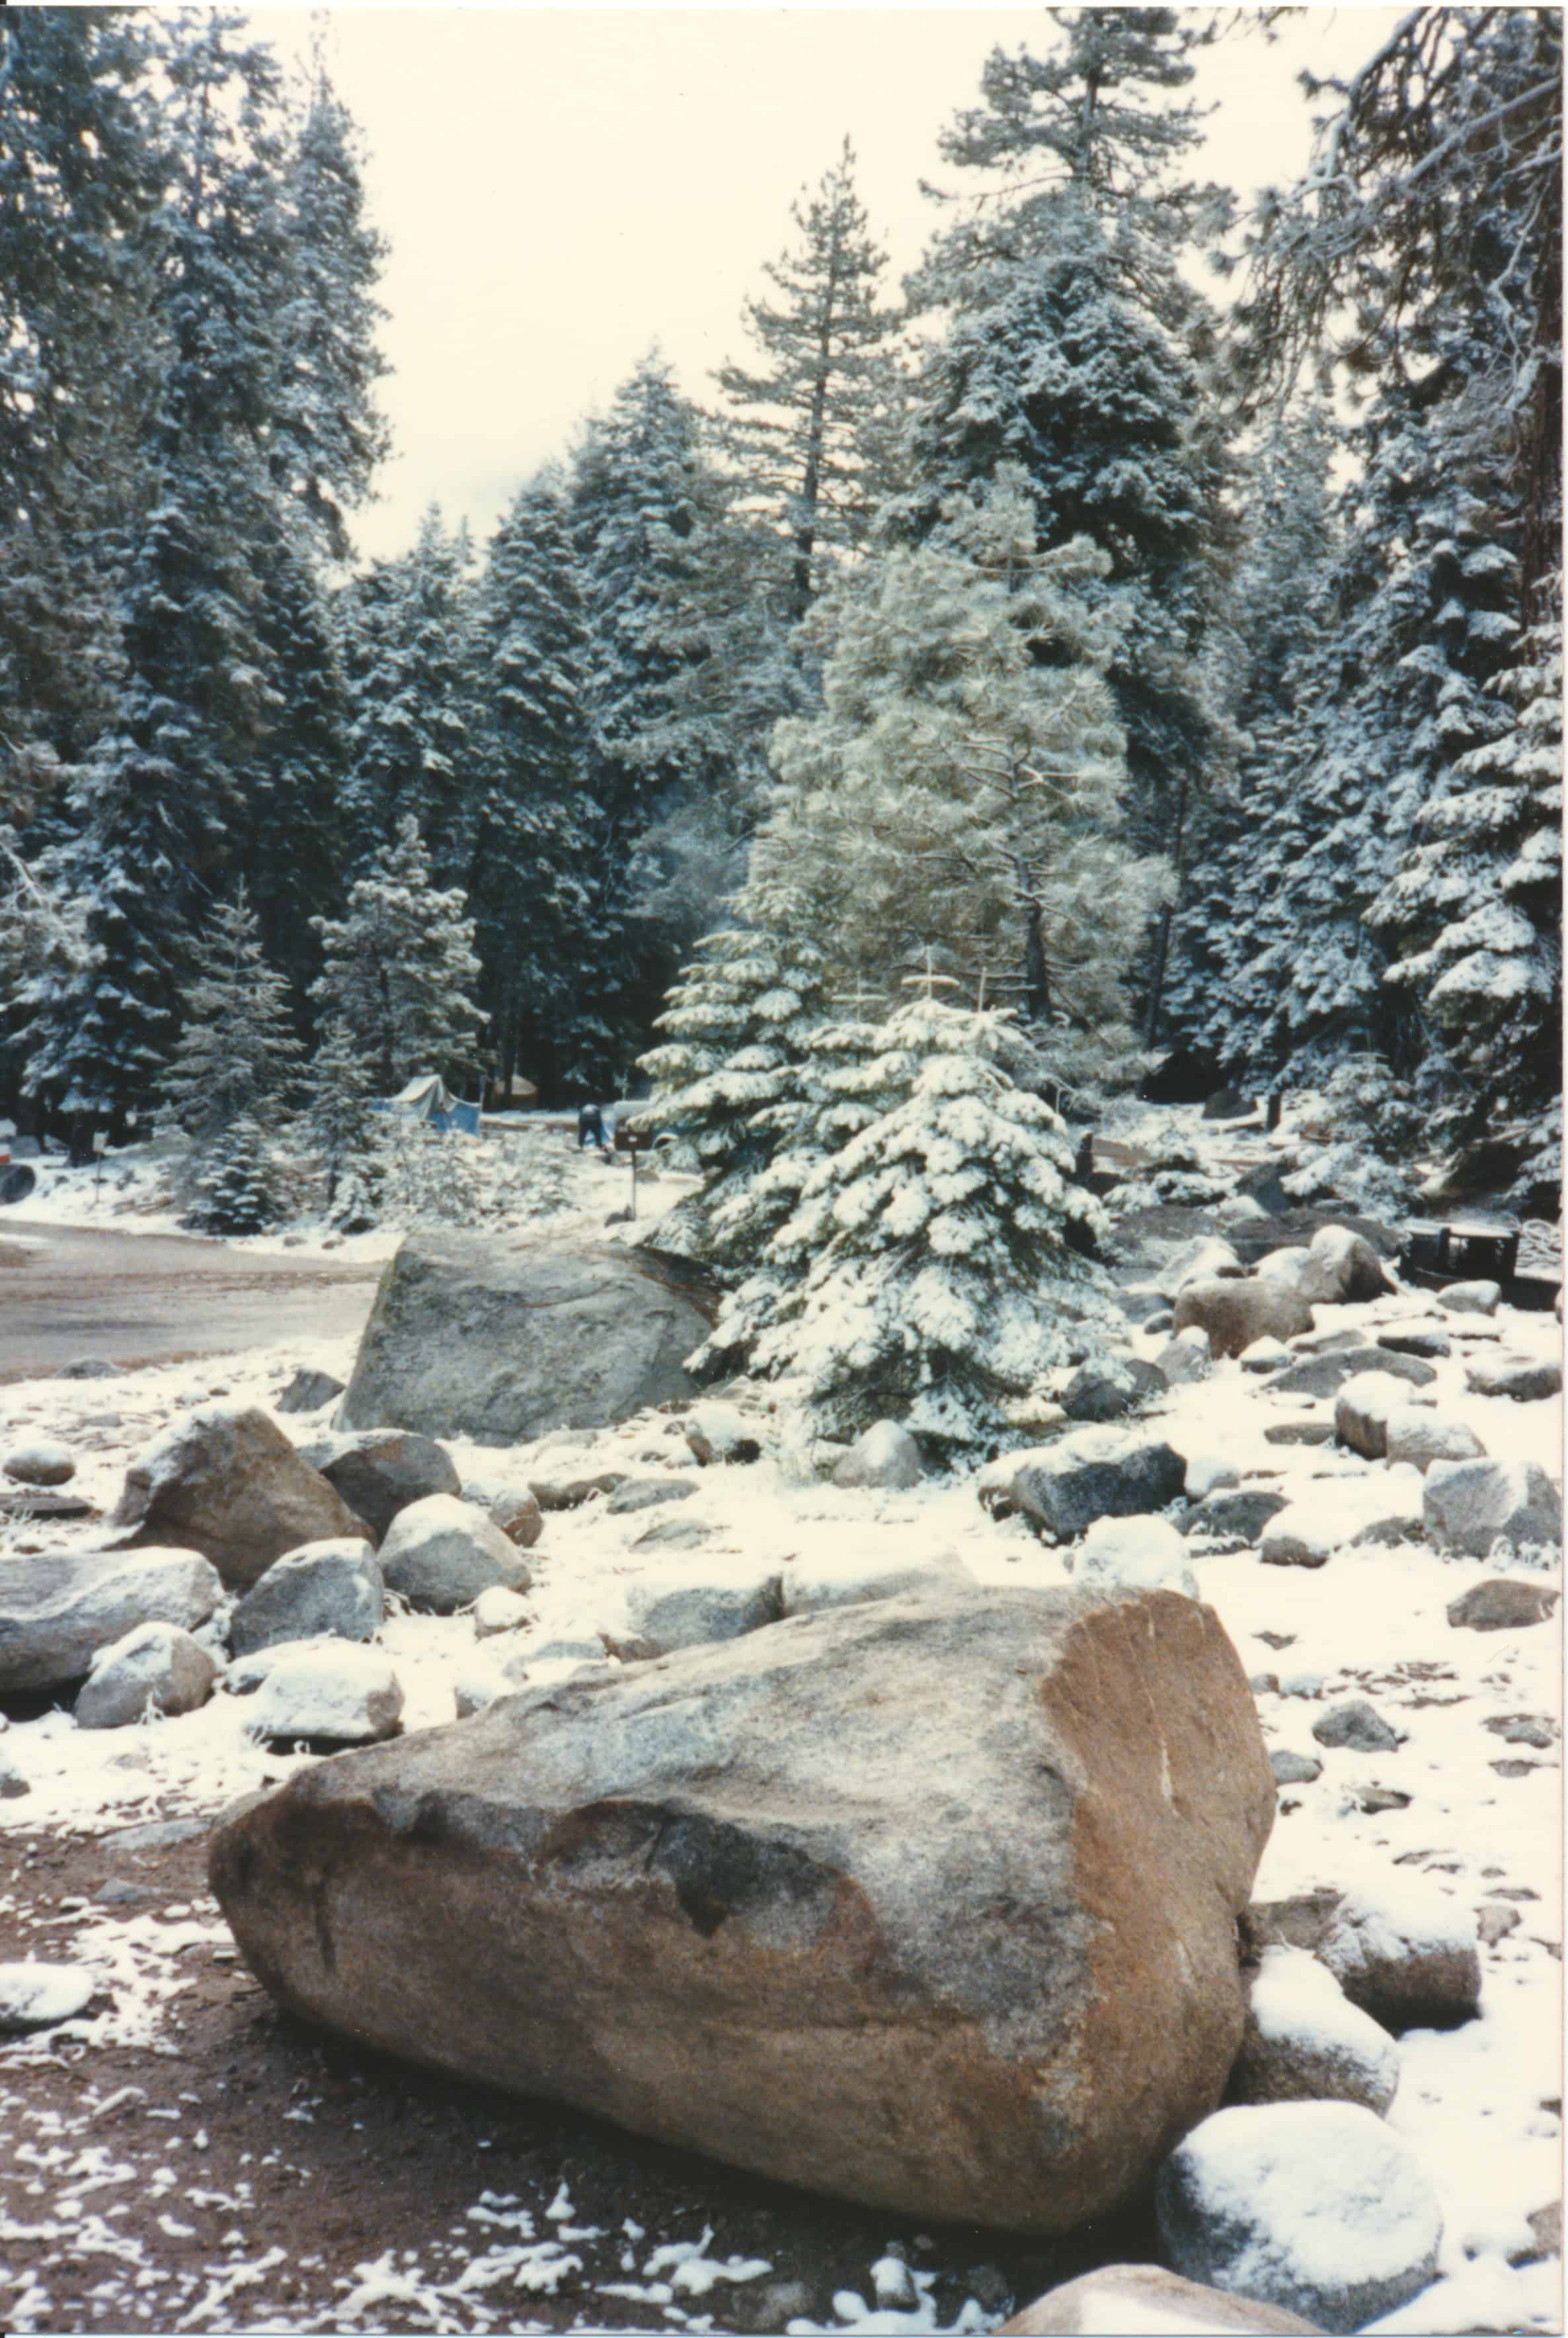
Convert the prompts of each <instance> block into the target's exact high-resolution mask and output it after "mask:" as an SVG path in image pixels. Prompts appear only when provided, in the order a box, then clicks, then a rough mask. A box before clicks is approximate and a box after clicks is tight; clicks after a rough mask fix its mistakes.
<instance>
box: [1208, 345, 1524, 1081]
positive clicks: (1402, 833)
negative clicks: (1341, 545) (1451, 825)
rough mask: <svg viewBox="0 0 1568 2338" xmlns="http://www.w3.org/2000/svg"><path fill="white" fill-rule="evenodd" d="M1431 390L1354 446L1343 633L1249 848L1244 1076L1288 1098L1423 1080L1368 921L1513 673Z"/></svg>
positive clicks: (1481, 740) (1496, 711)
mask: <svg viewBox="0 0 1568 2338" xmlns="http://www.w3.org/2000/svg"><path fill="white" fill-rule="evenodd" d="M1423 388H1426V385H1421V386H1418V388H1417V389H1416V392H1415V393H1414V394H1412V393H1409V392H1405V391H1402V390H1400V389H1399V388H1391V389H1390V390H1388V391H1387V392H1386V393H1384V395H1383V396H1382V397H1380V398H1379V399H1378V400H1377V402H1376V404H1375V406H1374V408H1373V411H1372V414H1371V416H1370V417H1369V420H1368V423H1367V426H1366V427H1365V428H1364V430H1363V431H1362V432H1361V433H1360V434H1359V435H1360V442H1361V446H1362V447H1363V449H1364V451H1365V458H1366V468H1365V470H1364V472H1363V474H1362V476H1361V478H1360V479H1359V481H1357V483H1356V484H1355V486H1353V487H1352V489H1351V490H1350V491H1349V492H1350V494H1351V496H1352V498H1353V500H1354V504H1355V506H1356V508H1355V509H1354V512H1353V516H1352V519H1351V521H1350V524H1349V526H1348V530H1347V547H1346V551H1345V554H1344V555H1343V559H1342V563H1341V568H1340V575H1339V579H1338V612H1337V622H1336V624H1335V625H1334V627H1333V630H1332V632H1331V633H1330V634H1329V635H1328V640H1327V642H1326V644H1325V650H1324V654H1323V658H1322V661H1321V664H1320V666H1319V669H1318V674H1317V677H1316V686H1315V688H1314V690H1313V692H1312V695H1311V701H1310V702H1309V704H1308V708H1307V711H1306V715H1305V719H1304V722H1303V724H1302V732H1301V743H1300V746H1299V750H1298V753H1297V755H1296V757H1295V758H1294V759H1293V761H1292V763H1291V765H1290V767H1289V772H1288V775H1287V777H1286V780H1285V781H1284V784H1283V786H1282V788H1281V790H1280V791H1279V800H1278V801H1277V802H1276V804H1275V806H1274V809H1273V811H1272V814H1271V816H1270V818H1269V821H1268V822H1267V824H1266V827H1265V830H1264V834H1263V836H1262V838H1261V840H1259V847H1258V851H1259V864H1260V870H1261V871H1263V872H1266V877H1267V878H1268V879H1272V882H1271V886H1269V909H1268V915H1267V917H1266V919H1264V920H1262V921H1260V933H1259V938H1260V940H1261V944H1262V946H1261V948H1259V951H1258V953H1257V955H1256V957H1255V958H1252V959H1251V960H1250V963H1249V965H1248V966H1247V967H1246V968H1245V969H1243V971H1242V979H1243V982H1244V985H1245V987H1246V989H1247V991H1249V992H1250V994H1251V995H1253V996H1254V997H1259V998H1262V999H1267V1000H1268V1001H1269V1002H1270V1004H1269V1022H1268V1025H1267V1027H1266V1028H1265V1029H1264V1031H1263V1032H1262V1033H1261V1034H1260V1035H1259V1051H1260V1053H1259V1060H1258V1061H1257V1062H1256V1063H1255V1066H1254V1068H1256V1069H1259V1070H1261V1069H1265V1068H1268V1067H1270V1066H1272V1067H1276V1068H1278V1067H1283V1066H1286V1065H1287V1064H1288V1065H1289V1072H1290V1077H1291V1080H1292V1082H1293V1083H1296V1082H1300V1081H1311V1080H1315V1079H1317V1078H1319V1077H1321V1076H1325V1075H1326V1074H1327V1073H1328V1072H1329V1071H1330V1070H1331V1069H1332V1068H1333V1066H1334V1064H1335V1063H1336V1062H1337V1061H1338V1059H1339V1058H1340V1057H1341V1056H1345V1055H1347V1054H1361V1053H1366V1052H1367V1051H1370V1052H1372V1053H1375V1054H1377V1055H1380V1056H1383V1058H1384V1059H1385V1061H1386V1062H1387V1063H1388V1065H1389V1066H1391V1067H1392V1068H1393V1069H1394V1070H1395V1071H1396V1072H1397V1073H1400V1074H1402V1075H1405V1076H1408V1075H1409V1074H1411V1073H1412V1072H1413V1071H1414V1070H1415V1069H1416V1066H1417V1064H1418V1062H1419V1059H1420V1057H1421V1055H1422V1053H1423V1045H1424V1043H1423V1039H1422V1035H1421V1031H1420V1028H1419V1026H1418V1025H1417V1024H1416V1021H1415V1019H1414V1017H1412V1016H1411V1014H1410V1012H1409V1007H1408V1005H1407V1003H1406V1001H1404V1000H1402V999H1401V997H1400V996H1399V994H1398V993H1397V991H1392V990H1390V989H1389V988H1388V987H1387V985H1386V984H1385V983H1384V981H1383V974H1384V970H1385V968H1386V966H1387V955H1386V952H1385V951H1384V950H1383V948H1381V947H1380V946H1379V944H1378V942H1377V939H1376V938H1375V937H1374V935H1373V933H1372V932H1371V931H1370V929H1369V928H1368V926H1367V922H1366V920H1367V912H1368V910H1369V909H1371V908H1372V905H1373V904H1374V902H1375V901H1377V899H1378V898H1379V896H1380V895H1381V894H1382V893H1383V891H1384V889H1385V888H1386V887H1387V885H1388V884H1389V883H1390V881H1391V880H1392V879H1393V877H1394V875H1395V872H1396V871H1397V869H1398V868H1399V866H1400V863H1401V860H1402V859H1403V857H1404V855H1405V854H1406V851H1407V850H1409V849H1410V847H1411V845H1412V843H1413V840H1414V839H1415V836H1416V823H1417V821H1418V820H1419V818H1420V816H1421V813H1422V810H1423V808H1424V807H1425V805H1426V802H1427V801H1428V800H1429V799H1430V797H1431V796H1432V794H1433V792H1434V791H1435V790H1436V789H1437V788H1438V787H1439V786H1441V785H1442V783H1443V778H1444V774H1445V773H1446V771H1447V769H1448V767H1449V766H1450V765H1451V764H1452V763H1453V762H1455V761H1457V760H1458V758H1460V757H1461V756H1463V755H1465V754H1466V753H1468V752H1470V751H1471V750H1473V749H1475V748H1477V747H1480V746H1484V745H1485V743H1486V742H1487V741H1488V740H1490V739H1492V738H1494V737H1495V736H1497V735H1498V734H1499V733H1501V732H1503V731H1504V730H1505V729H1506V728H1507V727H1508V716H1507V712H1506V709H1505V707H1504V705H1503V704H1502V703H1501V702H1499V701H1498V699H1497V697H1496V695H1495V693H1494V692H1493V691H1492V690H1491V689H1490V688H1489V686H1488V685H1489V684H1490V683H1491V682H1492V681H1493V679H1494V677H1495V675H1496V674H1497V673H1499V671H1500V670H1502V668H1503V667H1504V664H1505V663H1506V662H1507V660H1508V658H1509V656H1510V655H1511V650H1510V643H1511V642H1512V638H1513V635H1514V631H1515V629H1516V621H1515V619H1514V617H1513V616H1512V615H1511V614H1510V613H1509V606H1508V604H1509V603H1510V601H1514V602H1515V604H1516V594H1517V581H1516V576H1515V573H1514V571H1515V564H1514V557H1513V555H1512V554H1511V553H1510V551H1509V550H1508V547H1507V545H1506V544H1505V543H1500V542H1499V541H1498V537H1497V534H1496V532H1495V506H1492V505H1491V503H1490V502H1489V500H1488V499H1486V498H1485V497H1482V496H1477V495H1476V494H1475V493H1474V492H1473V491H1472V490H1471V489H1470V488H1469V487H1467V486H1465V485H1464V484H1462V483H1461V482H1460V481H1459V480H1458V479H1456V478H1455V477H1453V476H1449V475H1447V474H1446V469H1445V467H1444V466H1443V464H1442V461H1441V457H1440V456H1439V455H1438V453H1437V448H1436V440H1435V437H1434V431H1433V425H1432V420H1431V417H1429V416H1428V415H1427V414H1426V413H1425V412H1424V411H1423V410H1422V406H1421V403H1420V396H1421V390H1422V389H1423Z"/></svg>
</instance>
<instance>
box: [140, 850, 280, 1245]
mask: <svg viewBox="0 0 1568 2338" xmlns="http://www.w3.org/2000/svg"><path fill="white" fill-rule="evenodd" d="M194 959H195V965H194V971H193V973H192V975H191V978H190V980H189V981H188V982H187V983H186V985H185V987H184V990H183V993H182V995H181V1018H182V1021H181V1033H180V1039H179V1044H178V1046H176V1048H175V1051H174V1056H173V1059H172V1061H171V1064H170V1066H169V1068H168V1070H167V1071H166V1072H165V1073H164V1074H163V1077H162V1083H161V1097H162V1108H163V1111H164V1112H165V1113H166V1115H167V1116H168V1118H169V1119H170V1120H171V1121H172V1122H173V1123H174V1125H176V1126H177V1127H178V1128H180V1129H181V1130H182V1131H183V1133H184V1135H186V1136H187V1137H189V1139H190V1141H191V1149H190V1152H189V1153H188V1154H187V1155H186V1156H185V1159H184V1161H183V1163H182V1164H181V1167H180V1170H179V1173H178V1177H177V1184H178V1186H179V1190H180V1192H181V1194H182V1195H183V1196H184V1197H186V1198H189V1197H191V1196H192V1195H194V1194H198V1193H205V1192H206V1191H207V1187H206V1182H205V1181H206V1179H207V1175H208V1173H209V1171H210V1170H212V1169H214V1168H215V1166H216V1165H217V1164H219V1163H220V1161H221V1162H223V1163H226V1164H228V1167H227V1169H226V1170H225V1172H224V1174H225V1178H226V1179H228V1180H229V1181H230V1184H232V1186H233V1191H234V1193H235V1194H239V1193H240V1191H241V1190H242V1189H244V1190H249V1187H248V1184H247V1181H248V1180H251V1179H254V1178H260V1181H261V1183H262V1184H265V1183H266V1182H267V1180H266V1139H265V1138H264V1136H263V1135H262V1130H263V1127H264V1126H276V1125H277V1124H278V1122H279V1119H280V1118H281V1117H282V1115H283V1114H284V1112H285V1110H286V1108H287V1105H288V1100H289V1092H290V1089H291V1088H292V1086H293V1084H294V1081H295V1078H296V1076H297V1073H298V1067H299V1059H300V1052H301V1051H300V1047H299V1041H298V1039H297V1038H296V1037H295V1036H294V1027H293V1021H292V1018H291V1017H290V1014H289V987H288V984H287V982H286V981H285V980H284V978H283V977H282V976H281V975H280V974H279V973H277V972H276V971H275V970H274V968H271V967H270V966H269V965H268V963H267V960H266V958H265V957H264V955H263V953H262V948H261V934H260V924H259V922H258V919H257V917H256V912H255V910H254V909H252V908H251V906H250V902H249V901H248V900H247V899H246V898H245V892H244V889H243V887H241V888H240V892H239V893H238V895H237V896H236V898H235V899H233V900H232V901H223V902H219V903H218V904H217V905H216V906H215V907H214V909H212V912H211V916H210V918H209V919H208V921H207V924H206V927H205V928H204V929H203V931H202V932H201V935H200V936H199V938H198V939H197V942H196V945H195V951H194ZM241 1124H243V1126H242V1127H241ZM236 1129H240V1135H238V1136H237V1137H235V1138H234V1141H233V1143H232V1144H230V1142H229V1139H230V1135H231V1132H233V1131H235V1130H236ZM234 1181H238V1182H234ZM230 1184H225V1187H224V1190H225V1191H226V1192H227V1191H229V1190H230ZM210 1198H211V1197H210ZM202 1206H203V1208H205V1207H206V1206H207V1204H205V1203H203V1205H202ZM217 1206H218V1204H217V1203H215V1202H214V1203H212V1207H214V1208H216V1207H217ZM237 1206H238V1204H237ZM204 1222H205V1221H204ZM213 1231H215V1232H234V1233H249V1232H251V1231H253V1229H251V1228H250V1227H240V1226H237V1225H236V1226H233V1227H219V1226H217V1225H216V1224H214V1227H213Z"/></svg>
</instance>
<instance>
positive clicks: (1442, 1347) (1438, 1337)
mask: <svg viewBox="0 0 1568 2338" xmlns="http://www.w3.org/2000/svg"><path fill="white" fill-rule="evenodd" d="M1377 1346H1378V1347H1380V1348H1388V1349H1390V1350H1392V1351H1393V1353H1394V1354H1395V1355H1397V1356H1421V1357H1424V1358H1425V1359H1426V1361H1427V1362H1430V1361H1431V1360H1432V1359H1433V1357H1435V1356H1451V1355H1452V1354H1453V1352H1454V1343H1453V1341H1451V1340H1449V1339H1447V1338H1446V1337H1445V1335H1444V1334H1443V1333H1442V1332H1441V1331H1439V1330H1438V1329H1437V1326H1436V1323H1431V1322H1426V1321H1423V1320H1422V1318H1421V1317H1419V1316H1416V1317H1413V1318H1412V1319H1411V1321H1408V1322H1405V1323H1385V1324H1384V1326H1383V1328H1382V1329H1381V1331H1379V1332H1378V1333H1377Z"/></svg>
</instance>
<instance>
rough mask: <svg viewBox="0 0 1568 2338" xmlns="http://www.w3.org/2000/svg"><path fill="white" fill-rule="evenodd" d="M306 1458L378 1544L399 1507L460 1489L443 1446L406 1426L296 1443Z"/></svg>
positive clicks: (454, 1469) (367, 1430) (455, 1472)
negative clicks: (310, 1442)
mask: <svg viewBox="0 0 1568 2338" xmlns="http://www.w3.org/2000/svg"><path fill="white" fill-rule="evenodd" d="M300 1450H301V1451H302V1453H303V1454H304V1457H305V1459H307V1460H308V1461H309V1462H310V1463H311V1464H312V1466H313V1467H314V1468H316V1469H319V1470H320V1472H321V1475H322V1476H323V1477H324V1478H326V1480H327V1482H328V1485H330V1486H335V1487H336V1488H337V1489H338V1493H340V1494H341V1495H342V1497H343V1499H344V1500H345V1501H346V1502H347V1503H348V1508H350V1509H351V1510H352V1511H353V1513H354V1515H355V1517H356V1518H363V1519H364V1521H365V1524H366V1525H367V1526H368V1528H369V1529H370V1531H371V1533H372V1535H374V1537H376V1540H377V1542H380V1541H381V1540H382V1538H383V1537H384V1536H385V1535H386V1533H387V1528H388V1527H390V1525H391V1524H392V1521H393V1519H394V1518H396V1517H397V1514H398V1512H399V1511H400V1510H406V1509H407V1508H408V1506H409V1504H410V1503H411V1502H422V1501H425V1500H426V1499H427V1498H428V1497H429V1496H430V1495H432V1494H456V1493H458V1492H460V1491H461V1488H460V1485H459V1482H458V1478H457V1470H456V1465H455V1464H454V1462H453V1459H452V1457H451V1455H450V1454H449V1453H448V1452H447V1450H446V1447H445V1446H444V1445H437V1444H436V1440H435V1439H434V1438H433V1437H417V1436H416V1435H415V1434H414V1432H413V1431H412V1430H411V1429H359V1430H357V1431H352V1432H345V1433H343V1434H337V1435H328V1436H326V1437H323V1438H320V1439H318V1440H317V1441H316V1442H314V1443H312V1444H309V1445H306V1446H303V1447H301V1449H300Z"/></svg>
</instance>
